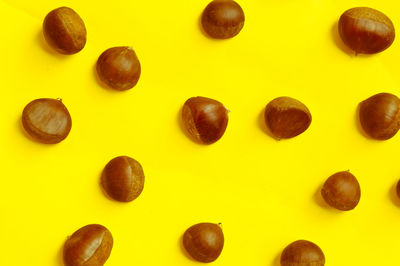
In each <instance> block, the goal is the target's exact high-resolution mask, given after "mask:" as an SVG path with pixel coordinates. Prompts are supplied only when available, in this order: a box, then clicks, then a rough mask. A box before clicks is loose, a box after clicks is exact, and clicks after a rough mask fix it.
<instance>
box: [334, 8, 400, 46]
mask: <svg viewBox="0 0 400 266" xmlns="http://www.w3.org/2000/svg"><path fill="white" fill-rule="evenodd" d="M338 27H339V35H340V37H341V38H342V40H343V42H344V43H345V44H346V45H347V46H348V47H349V48H350V49H352V50H353V51H355V52H356V54H358V53H359V54H375V53H379V52H382V51H383V50H385V49H387V48H388V47H389V46H390V45H391V44H392V43H393V41H394V37H395V31H394V26H393V23H392V21H391V20H390V19H389V18H388V17H387V16H386V15H385V14H383V13H382V12H380V11H378V10H375V9H373V8H369V7H355V8H351V9H349V10H347V11H346V12H344V13H343V14H342V15H341V17H340V19H339V23H338Z"/></svg>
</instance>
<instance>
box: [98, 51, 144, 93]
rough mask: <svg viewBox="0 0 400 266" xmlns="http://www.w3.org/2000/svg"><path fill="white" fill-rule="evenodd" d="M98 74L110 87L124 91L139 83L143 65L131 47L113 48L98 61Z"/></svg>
mask: <svg viewBox="0 0 400 266" xmlns="http://www.w3.org/2000/svg"><path fill="white" fill-rule="evenodd" d="M96 69H97V74H98V76H99V78H100V80H101V81H102V82H104V83H105V84H106V85H107V86H108V87H110V88H112V89H115V90H119V91H124V90H129V89H131V88H133V87H134V86H135V85H136V84H137V83H138V81H139V78H140V74H141V65H140V62H139V59H138V57H137V56H136V53H135V51H134V50H133V49H132V48H131V47H125V46H124V47H113V48H110V49H107V50H106V51H104V52H103V53H102V54H101V55H100V57H99V59H98V60H97V65H96Z"/></svg>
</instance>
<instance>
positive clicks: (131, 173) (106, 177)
mask: <svg viewBox="0 0 400 266" xmlns="http://www.w3.org/2000/svg"><path fill="white" fill-rule="evenodd" d="M101 184H102V186H103V188H104V190H105V192H106V193H107V194H108V195H109V196H110V197H111V198H113V199H114V200H117V201H121V202H129V201H133V200H134V199H136V198H137V197H139V195H140V194H141V193H142V191H143V187H144V173H143V168H142V166H141V165H140V163H139V162H138V161H136V160H135V159H132V158H130V157H128V156H119V157H116V158H114V159H112V160H111V161H110V162H108V163H107V165H106V166H105V168H104V170H103V174H102V177H101Z"/></svg>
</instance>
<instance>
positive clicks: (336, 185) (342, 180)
mask: <svg viewBox="0 0 400 266" xmlns="http://www.w3.org/2000/svg"><path fill="white" fill-rule="evenodd" d="M321 195H322V197H323V198H324V200H325V201H326V203H328V204H329V205H330V206H331V207H333V208H336V209H338V210H341V211H349V210H352V209H354V208H355V207H356V206H357V204H358V202H359V201H360V197H361V189H360V184H359V183H358V181H357V179H356V177H355V176H354V175H352V174H351V173H350V172H349V171H343V172H338V173H335V174H333V175H331V176H330V177H329V178H328V179H327V180H326V182H325V184H324V185H323V187H322V189H321Z"/></svg>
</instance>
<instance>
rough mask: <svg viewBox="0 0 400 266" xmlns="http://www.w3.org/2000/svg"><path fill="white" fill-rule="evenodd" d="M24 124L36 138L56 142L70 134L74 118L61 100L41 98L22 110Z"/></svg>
mask: <svg viewBox="0 0 400 266" xmlns="http://www.w3.org/2000/svg"><path fill="white" fill-rule="evenodd" d="M22 125H23V127H24V129H25V131H26V132H27V133H28V135H29V136H31V137H32V138H33V139H34V140H36V141H39V142H41V143H46V144H55V143H59V142H61V141H62V140H64V139H65V138H66V137H67V136H68V134H69V132H70V131H71V127H72V120H71V115H70V114H69V112H68V109H67V107H65V105H64V104H63V103H62V101H61V100H58V99H49V98H41V99H36V100H33V101H31V102H30V103H29V104H27V105H26V106H25V108H24V110H23V112H22Z"/></svg>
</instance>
